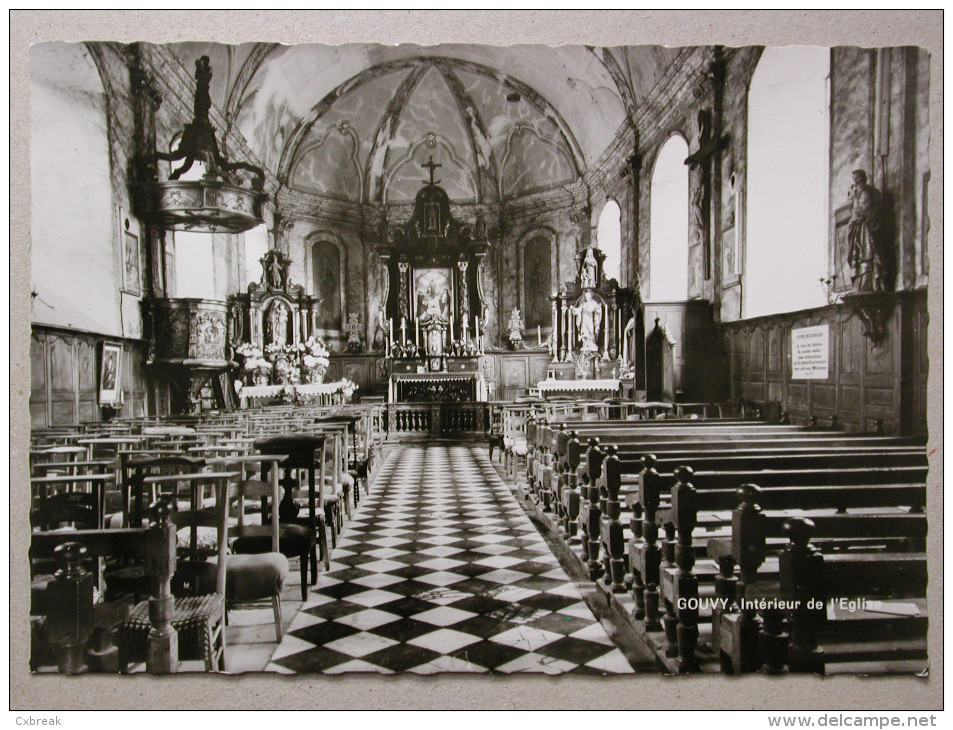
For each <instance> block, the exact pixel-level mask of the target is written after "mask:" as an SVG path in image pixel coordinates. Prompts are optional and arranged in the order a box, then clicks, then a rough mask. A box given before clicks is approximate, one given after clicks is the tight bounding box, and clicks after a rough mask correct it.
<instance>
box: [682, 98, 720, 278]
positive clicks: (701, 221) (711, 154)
mask: <svg viewBox="0 0 953 730" xmlns="http://www.w3.org/2000/svg"><path fill="white" fill-rule="evenodd" d="M711 117H712V114H711V111H709V110H708V109H700V110H699V111H698V149H697V150H695V151H694V152H693V153H692V154H690V155H689V156H688V157H686V158H685V164H686V165H688V166H689V167H690V168H691V169H695V168H698V171H699V176H698V185H697V187H696V188H695V189H694V190H693V191H692V196H691V201H692V217H693V218H694V220H695V225H696V227H697V228H698V231H699V234H700V238H701V241H700V242H701V244H702V259H703V266H704V270H705V278H706V279H710V278H711V194H712V190H711V188H712V174H713V170H712V168H713V163H714V161H715V159H716V158H717V155H718V153H719V152H720V151H721V150H723V149H724V148H725V147H727V146H728V135H727V134H725V135H719V136H716V137H712V129H711V127H712V124H711Z"/></svg>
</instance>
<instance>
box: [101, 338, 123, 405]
mask: <svg viewBox="0 0 953 730" xmlns="http://www.w3.org/2000/svg"><path fill="white" fill-rule="evenodd" d="M121 381H122V345H121V344H119V343H118V342H104V343H103V354H102V358H101V359H100V364H99V405H101V406H108V405H114V404H116V403H120V402H121V401H122V382H121Z"/></svg>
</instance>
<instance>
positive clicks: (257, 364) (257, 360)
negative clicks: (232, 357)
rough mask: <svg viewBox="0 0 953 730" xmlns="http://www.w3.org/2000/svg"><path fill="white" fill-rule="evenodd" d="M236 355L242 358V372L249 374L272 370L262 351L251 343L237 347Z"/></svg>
mask: <svg viewBox="0 0 953 730" xmlns="http://www.w3.org/2000/svg"><path fill="white" fill-rule="evenodd" d="M235 353H236V354H237V355H241V356H242V370H244V371H246V372H248V373H256V372H259V371H268V370H271V363H270V362H268V361H267V360H266V359H265V358H264V356H263V354H262V351H261V350H260V349H259V348H257V347H255V346H254V345H252V344H251V343H249V342H245V343H243V344H242V345H240V346H239V347H237V348H236V349H235Z"/></svg>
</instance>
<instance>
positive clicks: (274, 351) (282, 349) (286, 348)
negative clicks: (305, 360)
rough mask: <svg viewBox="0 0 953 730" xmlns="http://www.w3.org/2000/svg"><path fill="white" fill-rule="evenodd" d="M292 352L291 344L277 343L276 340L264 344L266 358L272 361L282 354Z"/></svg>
mask: <svg viewBox="0 0 953 730" xmlns="http://www.w3.org/2000/svg"><path fill="white" fill-rule="evenodd" d="M292 352H294V347H293V346H291V345H279V344H278V343H277V342H272V343H270V344H268V345H265V355H267V356H268V359H269V360H271V361H272V362H274V361H275V360H278V359H279V358H281V356H282V355H285V356H287V355H290V354H291V353H292Z"/></svg>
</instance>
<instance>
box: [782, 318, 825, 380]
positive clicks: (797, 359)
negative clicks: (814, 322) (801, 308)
mask: <svg viewBox="0 0 953 730" xmlns="http://www.w3.org/2000/svg"><path fill="white" fill-rule="evenodd" d="M829 339H830V327H829V326H828V325H826V324H821V325H818V326H816V327H800V328H798V329H793V330H791V378H792V379H793V380H824V379H826V378H827V377H828V364H829V362H830V354H829V353H830V350H829V349H828V340H829Z"/></svg>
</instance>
